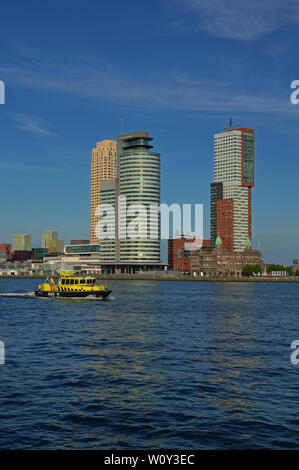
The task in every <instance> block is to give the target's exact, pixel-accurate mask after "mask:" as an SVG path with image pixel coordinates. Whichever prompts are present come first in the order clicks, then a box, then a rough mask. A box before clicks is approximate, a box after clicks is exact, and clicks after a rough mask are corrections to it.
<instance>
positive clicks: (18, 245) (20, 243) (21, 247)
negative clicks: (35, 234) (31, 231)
mask: <svg viewBox="0 0 299 470" xmlns="http://www.w3.org/2000/svg"><path fill="white" fill-rule="evenodd" d="M12 249H13V251H30V250H31V236H30V235H14V237H13V240H12Z"/></svg>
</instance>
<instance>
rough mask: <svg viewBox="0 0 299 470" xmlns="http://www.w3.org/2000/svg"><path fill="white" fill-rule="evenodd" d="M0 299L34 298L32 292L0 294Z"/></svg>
mask: <svg viewBox="0 0 299 470" xmlns="http://www.w3.org/2000/svg"><path fill="white" fill-rule="evenodd" d="M0 297H23V298H31V299H32V298H33V297H34V298H35V293H34V292H8V293H3V292H0Z"/></svg>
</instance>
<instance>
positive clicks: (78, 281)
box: [61, 279, 96, 285]
mask: <svg viewBox="0 0 299 470" xmlns="http://www.w3.org/2000/svg"><path fill="white" fill-rule="evenodd" d="M95 282H96V279H62V280H61V285H76V284H80V285H86V284H92V285H93V284H95Z"/></svg>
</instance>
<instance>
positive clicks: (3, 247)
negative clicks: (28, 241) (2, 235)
mask: <svg viewBox="0 0 299 470" xmlns="http://www.w3.org/2000/svg"><path fill="white" fill-rule="evenodd" d="M0 252H1V254H2V255H3V256H2V257H3V258H5V259H6V261H10V260H11V244H10V243H1V244H0Z"/></svg>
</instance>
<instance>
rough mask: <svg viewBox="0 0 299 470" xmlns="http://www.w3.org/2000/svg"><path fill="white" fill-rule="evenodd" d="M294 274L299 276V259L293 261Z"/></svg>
mask: <svg viewBox="0 0 299 470" xmlns="http://www.w3.org/2000/svg"><path fill="white" fill-rule="evenodd" d="M293 273H294V274H296V275H299V259H294V261H293Z"/></svg>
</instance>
